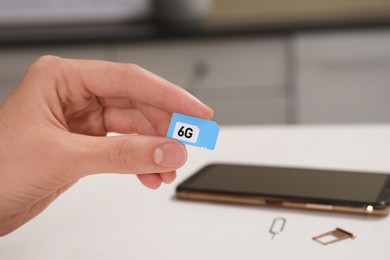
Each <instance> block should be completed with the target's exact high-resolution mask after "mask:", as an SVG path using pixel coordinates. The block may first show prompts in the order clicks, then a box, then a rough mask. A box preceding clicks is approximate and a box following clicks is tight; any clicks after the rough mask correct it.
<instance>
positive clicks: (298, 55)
mask: <svg viewBox="0 0 390 260" xmlns="http://www.w3.org/2000/svg"><path fill="white" fill-rule="evenodd" d="M293 44H294V46H293V47H294V48H293V49H294V51H295V55H294V56H295V61H294V66H295V68H294V71H295V73H296V74H295V79H296V80H295V82H294V85H295V89H294V97H295V108H296V119H297V123H370V122H390V30H374V31H349V32H348V31H340V32H333V33H331V32H329V33H312V34H301V35H298V36H297V37H296V38H295V39H294V41H293Z"/></svg>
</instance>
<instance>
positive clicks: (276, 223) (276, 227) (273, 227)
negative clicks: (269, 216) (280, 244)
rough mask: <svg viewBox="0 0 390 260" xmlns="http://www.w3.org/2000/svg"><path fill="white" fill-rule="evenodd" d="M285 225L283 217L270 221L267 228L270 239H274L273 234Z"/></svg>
mask: <svg viewBox="0 0 390 260" xmlns="http://www.w3.org/2000/svg"><path fill="white" fill-rule="evenodd" d="M285 225H286V219H285V218H275V219H274V220H273V221H272V225H271V227H270V229H269V232H270V233H271V234H272V238H271V239H274V237H275V235H278V234H280V233H282V232H283V229H284V226H285Z"/></svg>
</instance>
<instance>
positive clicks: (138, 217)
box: [0, 125, 390, 260]
mask: <svg viewBox="0 0 390 260" xmlns="http://www.w3.org/2000/svg"><path fill="white" fill-rule="evenodd" d="M188 151H189V157H188V162H187V164H186V165H185V166H184V167H183V168H182V169H180V170H179V172H178V178H177V180H176V181H175V182H174V183H173V184H172V185H164V186H162V187H161V188H160V189H158V190H156V191H153V190H149V189H147V188H144V187H143V186H142V185H141V184H140V183H139V182H138V180H137V179H136V178H135V177H134V176H132V175H108V174H101V175H95V176H90V177H87V178H84V179H82V180H81V181H80V182H79V183H77V184H76V185H75V186H74V187H73V188H71V189H70V190H69V191H67V192H66V193H65V194H63V195H62V196H61V197H60V198H59V199H57V200H56V201H55V202H54V203H53V204H52V205H51V206H49V208H48V209H47V210H45V211H44V212H43V213H42V214H41V215H39V216H38V217H36V218H35V219H33V220H32V221H30V222H29V223H28V224H26V225H24V226H23V227H21V228H20V229H18V230H17V231H15V232H14V233H11V234H10V235H8V236H5V237H2V238H0V259H2V260H12V259H56V260H60V259H94V260H96V259H197V260H199V259H256V260H258V259H267V260H270V259H389V257H390V256H389V249H388V248H389V245H390V244H389V241H390V216H389V217H373V216H360V215H349V214H340V213H325V212H314V211H304V210H292V209H277V208H268V207H260V206H244V205H234V204H217V203H205V202H188V201H179V200H176V199H174V198H173V196H174V192H175V187H176V185H177V184H178V183H179V182H180V181H182V180H184V179H185V178H186V177H188V176H189V175H191V174H192V173H193V172H194V171H195V170H197V169H199V168H200V167H202V166H204V165H206V164H208V163H211V162H229V163H251V164H267V165H283V166H289V165H291V166H305V167H310V166H313V167H325V168H331V169H332V168H336V169H349V170H367V171H370V170H374V171H379V172H390V125H373V126H288V127H286V126H284V127H282V126H280V127H277V126H269V127H254V126H252V127H224V128H222V129H221V134H220V137H219V140H218V144H217V147H216V150H215V151H208V150H204V149H199V148H195V147H188ZM276 217H284V218H286V219H287V223H286V226H285V230H284V232H283V233H282V234H280V235H277V236H276V237H275V239H274V240H271V235H270V234H269V233H268V229H269V227H270V225H271V222H272V220H273V219H274V218H276ZM335 227H341V228H344V229H346V230H348V231H351V232H355V233H356V234H357V238H356V239H355V240H352V239H348V240H345V241H342V242H339V243H335V244H331V245H328V246H323V245H320V244H319V243H316V242H314V241H312V239H311V238H312V237H313V236H314V235H318V234H320V233H323V232H326V231H330V230H332V229H334V228H335Z"/></svg>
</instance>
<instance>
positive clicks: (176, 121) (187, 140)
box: [167, 113, 219, 150]
mask: <svg viewBox="0 0 390 260" xmlns="http://www.w3.org/2000/svg"><path fill="white" fill-rule="evenodd" d="M218 134H219V126H218V124H217V123H215V122H214V121H209V120H204V119H201V118H197V117H193V116H187V115H183V114H179V113H173V114H172V119H171V123H170V124H169V128H168V133H167V137H169V138H173V139H176V140H178V141H180V142H182V143H183V144H188V145H194V146H199V147H202V148H207V149H209V150H214V148H215V143H216V142H217V138H218Z"/></svg>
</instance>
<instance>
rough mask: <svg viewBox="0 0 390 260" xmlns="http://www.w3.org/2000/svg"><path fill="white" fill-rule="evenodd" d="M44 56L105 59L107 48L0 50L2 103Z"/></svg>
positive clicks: (55, 47) (19, 48)
mask: <svg viewBox="0 0 390 260" xmlns="http://www.w3.org/2000/svg"><path fill="white" fill-rule="evenodd" d="M42 55H56V56H61V57H64V58H76V59H100V60H101V59H105V58H106V56H107V55H106V53H105V47H104V46H100V45H96V46H95V45H93V46H90V45H88V46H69V45H66V46H45V47H14V48H1V49H0V103H1V102H2V101H3V100H4V99H5V98H6V97H7V96H8V95H9V93H10V92H11V91H12V89H13V88H15V87H16V86H17V85H18V82H19V81H20V80H21V78H22V77H23V75H24V73H25V72H26V71H27V69H28V67H29V66H30V65H31V63H33V62H34V61H35V60H36V59H37V58H38V57H40V56H42Z"/></svg>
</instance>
